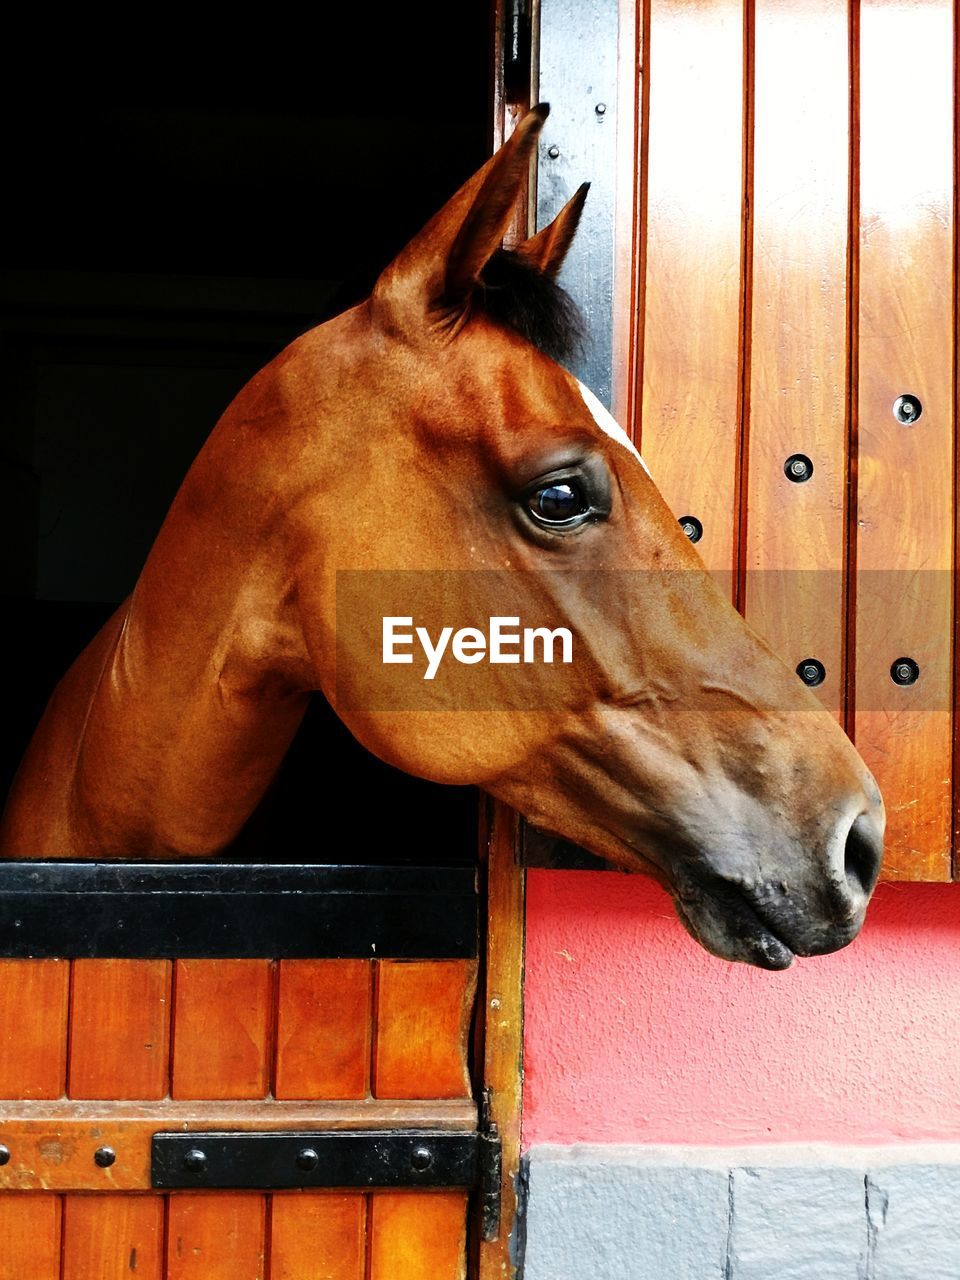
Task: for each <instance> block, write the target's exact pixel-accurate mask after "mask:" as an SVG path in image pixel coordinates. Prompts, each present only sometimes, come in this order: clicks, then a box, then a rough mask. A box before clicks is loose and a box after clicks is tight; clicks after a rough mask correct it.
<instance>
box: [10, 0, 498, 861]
mask: <svg viewBox="0 0 960 1280" xmlns="http://www.w3.org/2000/svg"><path fill="white" fill-rule="evenodd" d="M388 14H389V16H386V17H384V16H382V12H381V13H378V14H377V15H376V16H374V15H373V14H372V13H371V12H370V11H362V10H361V9H360V7H359V6H358V7H356V11H355V14H354V15H353V16H351V15H350V14H349V13H344V12H343V11H340V10H338V16H337V17H336V19H331V18H330V16H329V13H328V11H327V8H326V7H322V8H321V9H320V10H319V11H317V13H316V14H315V15H314V16H313V17H309V18H302V17H300V16H299V15H298V16H297V17H296V18H294V17H293V16H292V11H289V12H287V13H282V12H280V13H278V14H277V19H276V23H270V22H269V21H268V19H269V15H265V16H264V20H263V24H260V23H258V24H256V25H254V24H252V23H250V24H249V25H244V24H243V23H242V22H240V21H238V20H237V19H235V18H233V17H231V19H230V26H229V29H225V28H223V27H220V28H212V29H210V28H209V27H208V25H207V24H205V28H204V29H205V30H207V29H210V30H211V34H210V35H209V36H202V37H201V36H198V35H197V33H196V32H195V31H194V30H193V25H192V21H191V16H190V13H189V12H188V11H184V12H183V13H177V12H176V11H170V10H164V12H163V16H162V22H161V23H160V24H159V26H158V28H157V29H149V30H148V33H147V35H142V34H140V33H139V32H140V28H139V25H138V28H137V33H135V32H134V31H133V29H130V30H129V31H124V29H123V25H122V20H121V19H120V18H114V19H112V20H110V26H109V29H103V30H98V29H97V27H96V26H95V25H94V24H93V22H92V21H91V17H90V15H89V14H88V13H83V14H81V13H80V12H79V11H77V12H76V13H75V14H74V15H73V16H72V17H71V16H67V17H62V16H61V17H58V18H57V20H56V24H53V23H52V20H51V18H50V15H49V14H46V15H45V14H43V13H42V12H38V13H37V16H36V17H35V18H34V19H31V18H30V17H29V16H28V15H26V14H25V12H24V11H23V10H21V11H20V14H19V16H18V17H17V18H16V19H11V20H10V23H11V25H12V24H14V23H16V24H18V25H17V26H16V30H14V31H12V33H10V34H9V38H8V59H7V66H6V68H5V76H4V81H3V86H2V89H0V92H2V95H3V98H4V118H5V122H6V129H5V133H6V138H5V175H4V176H5V179H6V183H5V187H6V191H7V198H6V200H5V201H4V203H3V207H2V212H0V217H2V220H3V222H4V223H5V226H4V228H3V235H2V238H0V254H2V257H3V283H2V291H0V316H2V348H0V349H2V368H0V379H2V383H0V385H2V391H3V400H2V405H3V412H2V432H3V442H2V452H0V485H2V490H0V520H2V522H3V525H2V548H3V561H2V568H0V593H2V599H3V610H4V619H5V624H6V625H5V632H6V639H7V644H8V645H9V658H8V662H9V672H10V673H11V675H12V678H11V679H9V680H8V689H7V692H6V699H5V702H6V708H5V709H6V714H5V715H4V716H3V721H2V722H3V726H4V729H3V734H2V755H0V774H2V777H0V788H2V794H4V795H5V794H6V790H7V788H8V786H9V783H10V780H11V779H12V776H13V773H14V771H15V769H16V766H17V763H18V761H19V759H20V756H21V754H22V752H23V750H24V748H25V746H26V743H27V741H28V740H29V736H30V733H31V731H32V728H33V726H34V725H35V723H36V721H37V719H38V718H39V715H40V714H41V712H42V709H43V706H44V704H45V702H46V699H47V698H48V697H49V694H50V692H51V690H52V688H53V686H54V684H55V683H56V681H57V679H58V678H59V677H60V675H61V674H62V673H63V672H64V670H65V669H66V668H67V666H69V664H70V662H71V661H72V660H73V658H74V657H75V656H76V655H77V653H79V651H80V650H81V649H82V648H83V646H84V645H85V644H86V643H87V641H88V640H89V639H90V638H91V637H92V636H93V634H94V633H95V632H96V630H97V629H98V628H99V626H100V625H101V624H102V622H103V621H104V620H105V619H106V618H107V617H108V616H109V614H110V613H111V612H112V610H113V609H114V608H115V607H116V605H117V603H118V602H120V601H121V600H122V599H124V598H125V596H126V595H127V593H128V592H129V590H130V589H131V587H132V586H133V583H134V581H135V580H136V576H137V574H138V572H139V569H140V567H141V565H142V563H143V560H144V558H145V556H146V554H147V551H148V550H149V547H150V544H151V542H152V540H153V538H154V536H155V534H156V531H157V529H158V528H159V525H160V523H161V521H162V519H163V515H164V513H165V511H166V509H167V507H168V505H169V503H170V500H171V498H172V496H173V494H174V492H175V491H176V488H177V485H178V484H179V482H180V479H181V478H182V476H183V474H184V472H185V471H186V469H187V467H188V466H189V464H190V461H191V459H192V458H193V457H194V455H195V454H196V452H197V450H198V449H199V447H200V446H201V444H202V443H203V441H204V439H205V438H206V436H207V435H208V433H209V431H210V430H211V428H212V427H213V425H214V422H215V421H216V419H217V417H218V416H219V414H220V412H221V411H222V410H223V408H224V407H225V406H226V404H227V403H228V401H229V400H230V399H231V398H232V396H233V395H234V393H235V392H236V391H237V390H238V389H239V388H240V387H241V386H242V385H243V383H244V382H245V381H246V380H247V379H248V378H249V377H250V376H251V375H252V374H253V373H254V372H255V371H256V370H257V369H259V368H260V367H261V366H262V365H263V364H265V363H266V362H267V361H268V360H269V359H270V358H271V357H272V356H273V355H274V354H276V352H277V351H279V350H280V349H281V348H282V347H283V346H285V345H286V343H287V342H289V341H290V340H291V339H292V338H293V337H295V336H296V335H297V334H299V333H301V332H303V330H305V329H306V328H309V327H310V326H311V325H313V324H316V323H319V322H321V321H322V320H324V319H326V318H328V317H330V316H332V315H334V314H336V313H337V312H338V311H340V310H342V309H344V308H345V307H347V306H349V305H352V304H353V303H354V302H355V301H357V300H359V299H360V298H362V297H363V296H365V295H366V294H367V293H368V292H369V290H370V287H371V285H372V283H373V281H374V280H375V279H376V276H377V274H378V272H379V271H380V269H381V268H382V267H383V266H384V265H385V264H386V263H387V262H388V261H389V260H390V258H391V257H392V255H393V254H394V253H395V252H396V251H397V250H398V249H399V248H401V247H402V245H403V244H404V243H405V242H406V241H407V240H408V239H409V238H410V236H411V235H413V234H414V233H415V232H416V231H417V230H418V229H419V227H420V226H421V225H422V224H423V223H424V222H425V221H426V220H427V218H428V217H429V216H430V215H431V214H432V213H433V212H434V211H435V209H436V208H437V207H439V205H440V204H442V203H443V201H444V200H445V199H446V198H447V196H448V195H449V194H450V193H451V192H452V191H453V190H454V189H455V188H456V187H457V186H458V185H459V184H460V183H461V182H462V181H463V180H464V179H465V178H466V177H468V176H469V174H470V173H472V172H473V171H474V170H475V169H476V168H477V167H478V166H479V165H480V164H482V163H483V160H484V159H485V157H486V155H487V154H488V148H489V121H490V118H491V108H490V80H491V76H490V67H491V65H492V34H491V16H490V12H489V6H488V4H487V2H486V0H464V2H463V3H460V4H456V5H451V4H449V3H444V2H443V0H425V3H422V4H419V5H417V6H415V7H414V8H412V9H411V8H410V7H408V6H403V7H402V9H401V8H400V7H397V8H395V9H393V10H389V11H388ZM105 21H106V20H105ZM71 23H73V24H74V25H73V26H72V27H71V25H70V24H71ZM118 48H119V49H120V50H121V51H122V53H121V54H118V52H117V51H118ZM372 796H375V797H376V803H371V802H370V801H371V797H372ZM476 801H477V796H476V793H475V792H474V791H473V790H472V789H469V788H449V787H439V786H434V785H432V784H428V783H425V782H422V781H418V780H416V779H412V778H408V777H406V776H405V775H402V774H400V773H398V772H396V771H395V770H393V769H390V768H388V767H387V766H385V765H382V764H381V763H380V762H379V761H377V760H375V759H373V757H371V756H370V755H368V754H367V753H366V752H365V751H364V750H363V749H362V748H361V747H359V746H358V745H357V744H356V743H355V742H354V741H353V739H352V738H351V737H350V735H349V733H348V732H347V731H346V730H345V729H344V727H343V726H342V725H341V724H340V722H339V721H338V720H337V718H336V717H335V716H334V715H333V714H332V712H331V711H330V709H329V707H328V706H327V705H326V703H325V702H323V700H322V699H320V698H319V697H318V698H317V699H316V700H315V705H313V706H312V707H311V709H310V712H309V713H308V715H307V718H306V720H305V722H304V726H303V729H302V730H301V732H300V734H299V736H298V738H297V740H296V742H295V743H294V746H293V748H292V749H291V751H290V753H289V755H288V758H287V760H286V762H285V764H284V766H283V768H282V770H281V773H280V775H279V776H278V778H277V779H276V781H275V783H274V786H273V787H272V788H271V791H270V792H269V793H268V795H267V796H266V797H265V799H264V801H263V803H262V804H261V807H260V809H259V811H258V812H257V813H256V814H255V815H254V817H253V818H252V819H251V821H250V823H249V824H248V827H247V829H246V830H245V831H244V833H243V835H242V836H241V838H240V840H239V841H238V842H237V844H236V846H235V847H234V848H233V849H232V850H231V851H230V853H231V854H232V855H233V856H236V857H241V858H252V859H260V858H263V859H267V860H271V861H281V860H294V861H300V860H304V861H333V862H339V861H356V862H390V861H422V862H431V861H443V862H457V861H470V860H472V859H473V858H474V857H475V847H476V812H477V803H476ZM347 832H348V833H349V837H345V835H344V833H347Z"/></svg>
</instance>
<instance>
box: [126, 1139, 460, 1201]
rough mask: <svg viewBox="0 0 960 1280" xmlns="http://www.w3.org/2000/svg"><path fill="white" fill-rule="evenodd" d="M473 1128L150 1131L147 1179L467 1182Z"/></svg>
mask: <svg viewBox="0 0 960 1280" xmlns="http://www.w3.org/2000/svg"><path fill="white" fill-rule="evenodd" d="M478 1144H479V1135H478V1134H476V1133H447V1132H437V1131H433V1130H421V1131H409V1130H408V1131H398V1130H395V1129H384V1130H370V1129H367V1130H362V1131H358V1132H342V1131H340V1132H331V1131H329V1130H325V1131H320V1132H311V1131H304V1132H297V1133H289V1132H288V1133H283V1132H271V1133H264V1132H260V1133H155V1134H154V1135H153V1143H152V1148H151V1157H150V1172H151V1180H152V1184H153V1186H154V1187H156V1188H157V1189H158V1190H164V1191H182V1190H192V1191H199V1190H211V1191H213V1190H237V1189H243V1190H258V1191H274V1190H288V1189H290V1188H294V1187H472V1186H475V1185H476V1183H477V1181H478V1177H479V1169H478Z"/></svg>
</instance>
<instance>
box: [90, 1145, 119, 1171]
mask: <svg viewBox="0 0 960 1280" xmlns="http://www.w3.org/2000/svg"><path fill="white" fill-rule="evenodd" d="M116 1158H117V1153H116V1152H115V1151H114V1149H113V1147H97V1149H96V1151H95V1152H94V1153H93V1161H94V1164H96V1165H99V1166H100V1168H101V1169H109V1168H110V1166H111V1165H112V1164H113V1163H114V1162H115V1160H116Z"/></svg>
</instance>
